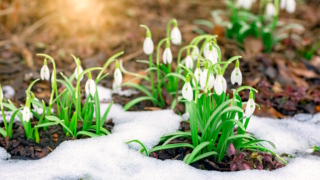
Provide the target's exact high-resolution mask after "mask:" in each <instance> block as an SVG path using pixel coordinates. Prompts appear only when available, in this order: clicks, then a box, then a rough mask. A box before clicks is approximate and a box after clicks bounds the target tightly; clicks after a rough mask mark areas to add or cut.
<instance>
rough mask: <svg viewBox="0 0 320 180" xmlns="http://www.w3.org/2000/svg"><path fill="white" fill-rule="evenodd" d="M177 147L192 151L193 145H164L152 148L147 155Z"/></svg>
mask: <svg viewBox="0 0 320 180" xmlns="http://www.w3.org/2000/svg"><path fill="white" fill-rule="evenodd" d="M179 147H188V148H191V149H193V145H191V144H189V143H177V144H166V145H164V146H156V147H154V148H152V149H151V150H150V151H149V154H150V153H152V152H155V151H160V150H166V149H173V148H179Z"/></svg>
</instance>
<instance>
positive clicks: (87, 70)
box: [75, 58, 111, 119]
mask: <svg viewBox="0 0 320 180" xmlns="http://www.w3.org/2000/svg"><path fill="white" fill-rule="evenodd" d="M110 59H111V58H110ZM110 59H109V60H110ZM103 69H104V68H99V67H94V68H89V69H86V70H84V71H83V72H82V73H81V74H80V75H79V76H78V79H77V85H76V92H75V93H76V105H75V106H76V112H77V114H78V116H79V118H80V119H82V118H81V113H80V112H81V105H80V104H81V102H80V79H81V77H82V76H84V75H85V74H86V73H88V72H91V71H94V70H102V72H103Z"/></svg>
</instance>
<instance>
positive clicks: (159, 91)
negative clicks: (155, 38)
mask: <svg viewBox="0 0 320 180" xmlns="http://www.w3.org/2000/svg"><path fill="white" fill-rule="evenodd" d="M167 40H170V38H164V39H162V40H161V41H160V42H159V44H158V47H157V91H158V95H159V98H160V102H161V107H163V106H164V100H163V97H162V93H161V81H160V62H159V61H160V58H159V56H160V55H159V53H160V47H161V45H162V44H163V43H164V42H166V41H167Z"/></svg>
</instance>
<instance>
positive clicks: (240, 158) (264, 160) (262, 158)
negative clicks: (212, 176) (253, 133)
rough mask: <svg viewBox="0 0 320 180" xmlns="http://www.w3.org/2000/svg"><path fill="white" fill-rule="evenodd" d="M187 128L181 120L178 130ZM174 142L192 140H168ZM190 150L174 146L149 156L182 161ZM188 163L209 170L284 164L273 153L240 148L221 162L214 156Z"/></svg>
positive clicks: (266, 166) (260, 167)
mask: <svg viewBox="0 0 320 180" xmlns="http://www.w3.org/2000/svg"><path fill="white" fill-rule="evenodd" d="M188 130H190V126H189V124H188V123H185V122H181V124H180V131H188ZM174 143H192V142H191V140H190V139H186V138H177V139H174V140H172V141H171V142H170V144H174ZM158 145H161V144H158ZM191 152H192V149H191V148H174V149H168V150H161V151H156V152H152V153H151V154H150V155H149V156H150V157H153V158H156V159H160V160H166V159H172V160H178V161H182V160H183V159H184V157H185V156H186V155H187V154H189V153H191ZM190 165H191V166H192V167H194V168H197V169H202V170H209V171H210V170H214V171H238V170H246V169H259V170H274V169H278V168H281V167H284V166H285V165H284V164H282V163H281V162H279V161H277V159H276V158H275V156H274V155H271V154H268V153H264V152H253V151H250V150H242V151H241V152H236V154H235V155H230V156H225V157H224V158H223V159H222V161H221V162H217V160H216V159H215V158H214V157H210V158H206V159H202V160H200V161H197V162H195V163H192V164H190Z"/></svg>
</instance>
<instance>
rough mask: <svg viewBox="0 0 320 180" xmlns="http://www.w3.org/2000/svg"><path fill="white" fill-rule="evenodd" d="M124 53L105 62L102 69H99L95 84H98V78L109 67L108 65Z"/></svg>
mask: <svg viewBox="0 0 320 180" xmlns="http://www.w3.org/2000/svg"><path fill="white" fill-rule="evenodd" d="M123 53H124V51H121V52H119V53H117V54H115V55H113V56H111V57H110V58H109V59H108V60H107V62H106V63H105V64H104V66H103V68H101V71H100V72H99V74H98V76H97V78H96V83H98V82H99V81H100V77H101V76H102V74H103V72H104V70H105V69H106V68H107V67H108V66H109V64H110V63H112V62H113V61H115V59H116V58H117V57H119V56H121V55H122V54H123Z"/></svg>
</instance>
